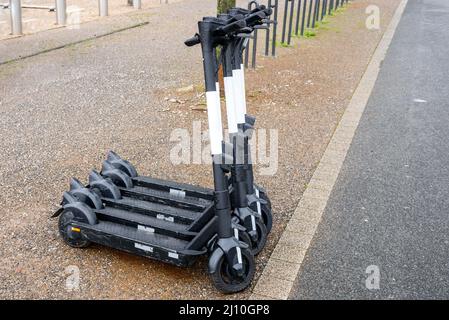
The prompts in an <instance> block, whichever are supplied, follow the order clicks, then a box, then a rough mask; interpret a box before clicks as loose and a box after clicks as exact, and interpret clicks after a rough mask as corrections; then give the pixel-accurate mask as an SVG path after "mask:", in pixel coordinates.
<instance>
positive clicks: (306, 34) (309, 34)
mask: <svg viewBox="0 0 449 320" xmlns="http://www.w3.org/2000/svg"><path fill="white" fill-rule="evenodd" d="M315 36H316V32H315V31H313V30H306V31H305V32H304V37H306V38H313V37H315Z"/></svg>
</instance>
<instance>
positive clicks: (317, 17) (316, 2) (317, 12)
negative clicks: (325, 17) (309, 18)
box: [315, 0, 321, 22]
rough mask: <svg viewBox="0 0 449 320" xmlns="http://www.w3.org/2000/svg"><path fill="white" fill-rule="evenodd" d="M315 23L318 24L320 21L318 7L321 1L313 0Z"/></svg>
mask: <svg viewBox="0 0 449 320" xmlns="http://www.w3.org/2000/svg"><path fill="white" fill-rule="evenodd" d="M315 5H316V7H315V21H316V22H318V21H320V5H321V0H315Z"/></svg>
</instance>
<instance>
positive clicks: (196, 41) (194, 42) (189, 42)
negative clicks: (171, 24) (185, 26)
mask: <svg viewBox="0 0 449 320" xmlns="http://www.w3.org/2000/svg"><path fill="white" fill-rule="evenodd" d="M200 43H201V39H200V35H199V34H198V33H197V34H195V35H194V36H193V37H192V38H190V39H187V40H186V41H184V44H185V45H186V46H188V47H193V46H195V45H197V44H200Z"/></svg>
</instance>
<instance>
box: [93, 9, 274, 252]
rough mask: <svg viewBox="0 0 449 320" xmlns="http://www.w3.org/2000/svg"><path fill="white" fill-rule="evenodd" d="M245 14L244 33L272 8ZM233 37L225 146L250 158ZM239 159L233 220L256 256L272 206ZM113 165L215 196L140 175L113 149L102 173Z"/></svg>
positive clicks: (228, 49) (232, 183) (167, 187)
mask: <svg viewBox="0 0 449 320" xmlns="http://www.w3.org/2000/svg"><path fill="white" fill-rule="evenodd" d="M244 13H245V14H246V16H247V27H246V28H245V30H241V32H246V34H248V33H250V32H252V30H253V28H254V26H255V25H257V23H258V22H259V21H260V20H261V19H263V18H265V17H266V16H268V14H269V13H271V11H270V10H267V9H266V8H265V7H264V6H261V7H259V8H257V9H254V10H252V11H248V10H247V11H246V12H244ZM236 16H242V14H240V13H238V14H232V15H230V14H225V15H221V16H220V19H223V20H224V21H232V20H235V17H236ZM242 34H243V33H242ZM232 40H233V41H230V42H228V44H227V45H226V46H224V47H223V50H222V51H221V52H222V55H221V59H220V60H222V64H223V65H226V66H225V73H226V74H225V77H224V82H225V96H226V109H227V113H228V117H227V118H228V128H229V132H230V135H231V137H230V141H232V139H233V138H238V139H236V140H235V141H234V143H231V144H226V143H225V144H224V147H225V148H227V149H228V150H229V151H230V153H231V154H232V152H233V150H236V148H237V145H236V143H237V141H240V142H241V141H244V143H245V145H244V146H243V147H242V148H244V149H243V150H246V153H245V155H244V157H245V159H248V157H249V155H248V152H249V145H248V139H249V138H250V137H251V135H250V133H252V128H253V127H252V126H251V124H250V123H245V124H243V123H239V124H238V125H237V122H236V121H237V119H235V118H236V116H237V114H238V115H239V116H240V118H242V119H248V118H249V116H247V115H246V114H245V113H246V112H245V111H243V109H241V110H237V109H236V106H237V104H240V105H242V104H243V103H244V99H245V97H244V80H243V76H240V78H239V79H241V80H240V81H239V82H234V79H237V76H236V75H235V72H236V68H235V67H234V65H235V63H234V62H235V61H240V62H239V63H238V67H240V66H241V65H242V62H241V61H242V59H243V51H244V48H243V45H242V41H240V38H239V37H238V36H234V37H233V39H232ZM237 43H239V44H240V46H239V47H236V44H237ZM236 49H237V50H236ZM224 53H226V54H224ZM234 91H236V92H238V93H239V94H243V96H241V95H240V96H239V95H237V94H236V93H234ZM237 99H238V100H237ZM245 104H246V103H245ZM230 120H232V121H230ZM254 120H255V119H254V118H251V121H252V124H254ZM237 127H238V128H237ZM239 130H240V131H239ZM242 130H243V131H242ZM241 132H243V133H244V135H246V136H248V139H244V135H242V134H241ZM239 137H240V138H239ZM242 137H243V138H242ZM242 148H240V149H242ZM242 156H243V154H242ZM242 156H239V157H238V158H242ZM234 160H237V157H234ZM239 162H240V163H239V164H237V163H235V164H232V165H230V166H228V172H230V173H231V174H230V175H228V177H229V180H228V181H229V188H230V189H229V190H230V193H231V207H232V209H233V211H232V212H233V222H234V223H235V224H238V225H242V226H244V227H245V229H244V230H243V229H242V228H239V234H240V238H241V240H242V241H244V242H246V243H248V244H249V245H250V249H251V251H252V253H253V254H254V255H257V254H259V253H260V251H261V250H262V249H263V248H264V246H265V244H266V241H267V234H268V232H269V231H268V228H270V229H271V225H272V215H271V207H270V203H269V199H268V197H266V196H265V199H267V200H268V201H267V200H265V199H264V198H259V195H256V192H255V190H257V192H258V191H259V188H260V187H254V186H253V184H254V182H253V178H252V176H253V174H252V165H251V163H250V161H248V160H246V162H245V163H242V161H241V160H240V161H239ZM114 168H115V169H118V170H122V171H124V173H126V174H127V175H128V176H130V177H131V180H133V183H134V184H142V181H144V182H145V184H146V185H149V184H150V185H151V187H153V188H156V189H159V190H163V191H166V192H169V193H171V194H177V195H179V196H185V195H189V194H190V195H194V196H197V197H200V198H201V197H203V198H205V199H211V197H212V195H213V190H208V189H205V188H201V187H197V186H192V185H187V184H180V183H172V182H170V181H164V180H158V179H154V178H149V177H144V176H139V175H138V174H137V170H136V169H135V167H134V166H132V165H131V164H130V163H129V162H128V161H126V160H123V159H122V158H121V157H119V156H118V155H117V154H116V153H114V152H112V151H111V152H109V153H108V156H107V160H106V161H105V162H104V163H103V168H102V171H101V174H103V175H105V173H106V174H108V175H110V170H111V169H114ZM236 169H238V170H236ZM116 179H117V178H114V179H113V181H114V180H116ZM119 180H120V179H119ZM118 183H119V184H120V183H121V182H120V181H118ZM247 183H250V184H251V185H250V186H249V187H248V186H247V185H246V184H247ZM129 185H131V184H129ZM263 195H265V194H263ZM249 206H250V207H249Z"/></svg>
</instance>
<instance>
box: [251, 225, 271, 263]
mask: <svg viewBox="0 0 449 320" xmlns="http://www.w3.org/2000/svg"><path fill="white" fill-rule="evenodd" d="M256 231H257V239H256V240H253V239H251V237H250V239H251V246H250V248H251V253H252V254H253V255H255V256H257V255H258V254H259V253H260V252H261V251H262V250H263V248H264V247H265V244H266V243H267V235H268V231H267V227H266V226H265V223H264V222H263V221H261V220H260V219H256Z"/></svg>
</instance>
